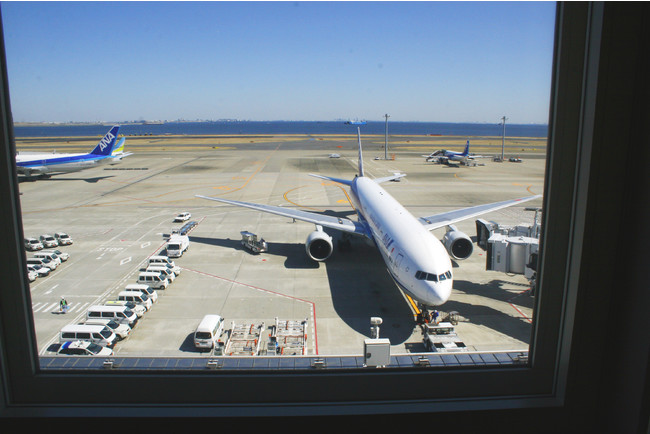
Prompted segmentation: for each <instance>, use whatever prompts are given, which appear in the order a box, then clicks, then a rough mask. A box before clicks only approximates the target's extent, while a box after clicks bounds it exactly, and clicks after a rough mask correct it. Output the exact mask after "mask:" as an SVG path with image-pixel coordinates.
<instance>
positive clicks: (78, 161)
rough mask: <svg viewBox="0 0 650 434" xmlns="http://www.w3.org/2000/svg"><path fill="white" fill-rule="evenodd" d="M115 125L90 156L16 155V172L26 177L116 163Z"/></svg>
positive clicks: (116, 130)
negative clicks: (114, 152)
mask: <svg viewBox="0 0 650 434" xmlns="http://www.w3.org/2000/svg"><path fill="white" fill-rule="evenodd" d="M119 129H120V126H119V125H115V126H114V127H113V128H111V129H110V131H109V132H108V133H106V135H105V136H104V137H102V139H101V140H100V141H99V143H98V144H97V146H95V148H94V149H93V150H92V151H91V152H90V153H89V154H57V153H28V154H20V153H19V154H17V155H16V170H17V172H18V174H20V175H25V176H35V175H51V174H55V173H67V172H78V171H80V170H84V169H90V168H91V167H97V166H99V165H101V164H107V163H112V162H114V157H113V155H112V153H113V148H114V147H115V141H116V139H117V132H118V131H119Z"/></svg>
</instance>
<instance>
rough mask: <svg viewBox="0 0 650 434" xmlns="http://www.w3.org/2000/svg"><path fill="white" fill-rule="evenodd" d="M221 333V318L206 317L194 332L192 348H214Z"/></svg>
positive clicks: (215, 316) (216, 316) (217, 316)
mask: <svg viewBox="0 0 650 434" xmlns="http://www.w3.org/2000/svg"><path fill="white" fill-rule="evenodd" d="M222 332H223V318H221V316H219V315H206V316H204V317H203V319H202V320H201V322H200V323H199V325H198V327H197V328H196V330H195V331H194V346H195V347H196V348H198V349H210V348H212V347H214V346H215V344H216V342H217V341H218V340H219V337H220V336H221V333H222Z"/></svg>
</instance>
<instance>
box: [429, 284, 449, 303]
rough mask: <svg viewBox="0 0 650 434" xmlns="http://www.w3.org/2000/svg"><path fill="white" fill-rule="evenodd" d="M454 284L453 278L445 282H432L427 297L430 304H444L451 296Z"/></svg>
mask: <svg viewBox="0 0 650 434" xmlns="http://www.w3.org/2000/svg"><path fill="white" fill-rule="evenodd" d="M452 286H453V284H452V280H451V279H450V280H446V281H444V282H436V283H430V285H429V288H428V289H429V290H428V291H427V292H428V294H429V296H428V297H427V298H428V301H429V304H430V305H433V306H439V305H441V304H444V303H445V302H446V301H447V300H448V299H449V297H450V296H451V288H452Z"/></svg>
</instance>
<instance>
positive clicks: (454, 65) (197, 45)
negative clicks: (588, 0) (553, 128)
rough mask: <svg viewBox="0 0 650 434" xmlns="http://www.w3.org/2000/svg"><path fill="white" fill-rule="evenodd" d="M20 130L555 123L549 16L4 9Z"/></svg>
mask: <svg viewBox="0 0 650 434" xmlns="http://www.w3.org/2000/svg"><path fill="white" fill-rule="evenodd" d="M1 7H2V19H3V26H4V37H5V49H6V56H7V63H8V74H9V86H10V97H11V103H12V111H13V117H14V121H16V122H21V121H44V122H65V121H124V120H140V119H146V120H154V119H167V120H173V119H179V118H182V119H188V120H192V119H221V118H236V119H250V120H334V119H345V118H359V119H366V120H383V115H384V113H389V114H390V115H391V120H392V121H429V122H490V123H493V122H497V123H498V122H499V119H500V118H501V117H502V116H507V117H508V122H509V123H546V122H547V121H548V107H549V96H550V82H551V62H552V54H553V32H554V29H553V27H554V22H555V4H554V3H552V2H449V3H447V2H259V3H258V2H197V3H193V2H88V3H86V2H43V3H41V2H2V4H1Z"/></svg>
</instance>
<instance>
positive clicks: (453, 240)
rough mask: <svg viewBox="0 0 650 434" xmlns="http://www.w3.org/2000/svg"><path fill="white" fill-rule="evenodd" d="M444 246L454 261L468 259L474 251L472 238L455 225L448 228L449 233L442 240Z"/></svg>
mask: <svg viewBox="0 0 650 434" xmlns="http://www.w3.org/2000/svg"><path fill="white" fill-rule="evenodd" d="M442 244H443V245H444V246H445V248H446V249H447V252H448V253H449V255H450V256H451V257H452V258H454V259H467V258H469V257H470V255H471V254H472V252H473V251H474V245H473V244H472V240H471V238H470V237H469V236H467V234H466V233H464V232H461V231H459V230H458V229H457V228H456V226H454V225H449V226H448V230H447V233H445V236H444V237H443V238H442Z"/></svg>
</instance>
